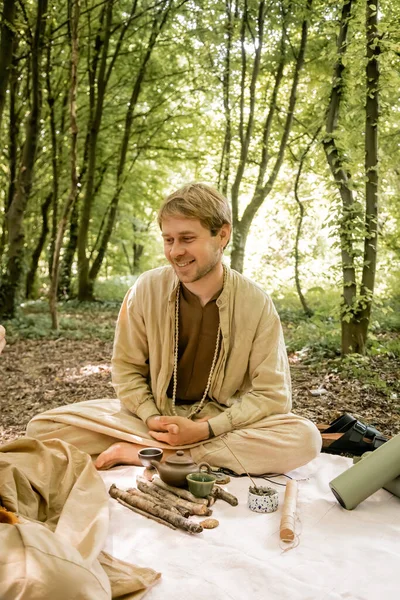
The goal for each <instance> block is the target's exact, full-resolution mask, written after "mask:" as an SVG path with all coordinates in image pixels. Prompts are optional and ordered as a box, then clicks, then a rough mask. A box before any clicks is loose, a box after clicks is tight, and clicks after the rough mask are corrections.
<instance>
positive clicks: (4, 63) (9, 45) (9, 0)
mask: <svg viewBox="0 0 400 600" xmlns="http://www.w3.org/2000/svg"><path fill="white" fill-rule="evenodd" d="M15 13H16V0H4V3H3V15H2V19H1V40H0V132H1V123H2V118H3V111H4V105H5V103H6V93H7V88H8V80H9V77H10V70H11V61H12V57H13V40H14V37H15V28H14V19H15Z"/></svg>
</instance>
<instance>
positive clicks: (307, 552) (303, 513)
mask: <svg viewBox="0 0 400 600" xmlns="http://www.w3.org/2000/svg"><path fill="white" fill-rule="evenodd" d="M351 464H352V461H351V459H348V458H344V457H339V456H331V455H324V454H322V455H320V456H319V457H318V458H316V459H315V460H313V461H312V462H311V463H309V464H308V465H306V466H305V467H302V468H301V469H298V470H296V471H293V472H292V473H290V475H291V476H293V477H295V478H296V479H297V480H299V484H298V488H299V493H298V503H297V508H298V510H297V512H298V519H299V523H298V545H297V546H296V547H294V548H292V549H290V550H286V551H285V549H286V548H287V544H284V543H282V542H280V539H279V523H280V517H281V509H282V505H283V497H284V490H285V488H284V487H281V486H278V485H275V486H274V485H273V484H271V483H268V482H264V481H263V480H261V479H257V480H256V481H257V483H259V484H262V485H270V486H272V487H276V489H277V490H278V491H279V508H278V511H277V512H275V513H270V514H259V513H254V512H252V511H250V509H249V508H248V507H247V492H248V488H249V480H248V479H247V478H246V477H244V478H232V479H231V482H230V483H229V484H228V485H226V486H224V487H225V488H226V489H227V490H228V491H230V492H231V493H233V494H235V495H236V496H237V497H238V499H239V505H238V506H237V507H232V506H230V505H229V504H227V503H225V502H223V501H222V500H218V501H217V502H216V504H215V505H214V506H213V515H212V516H213V518H214V517H215V518H216V519H218V520H219V523H220V524H219V527H217V528H216V529H212V530H204V531H203V532H202V533H201V534H197V535H190V534H186V533H184V532H182V531H179V530H177V531H173V530H171V529H169V528H167V527H165V526H164V525H160V524H158V523H155V522H154V521H151V520H149V519H146V518H145V517H142V516H140V515H138V514H136V513H134V512H132V511H130V510H129V509H127V508H125V507H123V506H122V505H120V504H119V503H118V502H116V501H115V500H113V499H111V498H110V501H109V503H110V512H111V515H110V516H111V519H110V530H109V535H108V538H107V543H106V546H105V548H104V549H105V550H106V551H107V552H109V553H110V554H112V555H113V556H115V557H117V558H120V559H122V560H125V561H128V562H132V561H133V562H135V563H136V564H139V565H141V566H146V567H152V568H153V569H155V570H156V571H160V572H161V573H162V577H161V579H160V580H159V582H157V583H156V584H155V585H154V586H153V587H152V588H151V589H150V591H149V592H148V593H147V594H146V600H204V599H206V598H210V599H212V600H247V599H249V600H265V599H268V600H285V599H287V600H339V599H347V600H378V599H379V600H381V599H383V600H392V599H393V600H397V599H398V598H399V597H400V584H399V582H398V581H397V575H398V573H397V569H399V568H400V499H399V498H397V497H395V496H392V495H391V494H390V493H389V492H387V491H385V490H383V489H382V490H379V491H378V492H376V493H375V494H374V495H373V496H371V497H370V498H368V499H367V500H365V501H364V502H363V503H362V504H360V505H359V506H358V507H357V508H356V509H355V510H353V511H347V510H345V509H344V508H342V507H341V506H340V505H339V504H338V502H337V501H336V500H335V498H334V496H333V494H332V492H331V491H330V489H329V485H328V484H329V481H330V480H331V479H333V478H334V477H336V476H337V475H339V474H340V473H341V472H342V471H344V470H345V469H347V468H349V467H350V466H351ZM142 472H143V469H142V468H139V467H118V468H116V469H113V470H111V471H105V472H102V473H101V476H102V478H103V480H104V482H105V484H106V486H107V488H109V487H110V485H111V484H112V483H115V484H116V485H117V486H118V487H119V488H121V489H126V488H128V487H133V486H134V485H135V477H136V475H137V474H141V473H142ZM276 481H280V482H285V478H283V477H280V478H276ZM192 518H194V517H192ZM199 520H200V519H199Z"/></svg>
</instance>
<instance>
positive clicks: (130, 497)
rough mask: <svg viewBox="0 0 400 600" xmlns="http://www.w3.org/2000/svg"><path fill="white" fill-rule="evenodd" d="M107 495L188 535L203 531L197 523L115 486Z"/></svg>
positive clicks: (113, 485)
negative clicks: (166, 522)
mask: <svg viewBox="0 0 400 600" xmlns="http://www.w3.org/2000/svg"><path fill="white" fill-rule="evenodd" d="M108 493H109V494H110V496H111V497H112V498H115V499H118V498H119V499H120V500H123V501H124V502H126V503H127V504H130V505H131V506H133V507H135V508H139V509H140V510H143V511H144V512H146V513H150V514H151V515H154V516H155V517H159V518H160V519H163V520H164V521H168V523H171V524H172V525H174V526H175V527H177V528H179V529H183V530H184V531H188V532H189V533H201V532H202V531H203V528H202V526H201V525H199V524H198V523H193V522H192V521H189V519H185V518H184V517H182V516H181V515H177V514H175V513H173V512H171V511H170V510H167V509H166V508H163V507H161V506H159V505H158V504H152V503H151V502H147V500H144V499H143V498H141V497H140V496H135V495H134V494H129V493H128V492H124V491H123V490H120V489H118V488H117V486H116V485H115V484H112V486H111V487H110V489H109V490H108Z"/></svg>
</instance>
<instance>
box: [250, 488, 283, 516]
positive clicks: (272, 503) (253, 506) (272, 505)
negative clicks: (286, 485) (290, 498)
mask: <svg viewBox="0 0 400 600" xmlns="http://www.w3.org/2000/svg"><path fill="white" fill-rule="evenodd" d="M252 490H253V491H254V488H249V497H248V506H249V508H250V510H252V511H254V512H259V513H270V512H275V511H276V510H277V508H278V492H277V491H276V490H275V489H274V488H271V487H263V486H258V490H261V491H262V492H263V493H262V494H255V493H253V492H252Z"/></svg>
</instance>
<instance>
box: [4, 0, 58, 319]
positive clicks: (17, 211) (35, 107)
mask: <svg viewBox="0 0 400 600" xmlns="http://www.w3.org/2000/svg"><path fill="white" fill-rule="evenodd" d="M47 3H48V0H38V3H37V15H36V27H35V34H34V39H33V44H32V57H31V64H32V108H31V111H30V114H29V117H28V120H27V125H26V137H25V144H24V148H23V151H22V159H21V165H20V169H19V174H18V180H17V185H16V190H15V194H14V197H13V200H12V203H11V206H10V208H9V211H8V215H7V227H8V256H7V268H6V274H5V277H4V281H3V283H2V285H1V289H0V299H1V302H0V317H13V316H14V314H15V309H16V303H17V294H18V291H19V288H20V286H21V283H22V278H23V273H24V258H25V256H24V255H25V253H24V242H25V236H24V229H23V219H24V215H25V209H26V205H27V202H28V199H29V196H30V192H31V187H32V180H33V172H34V165H35V159H36V151H37V144H38V137H39V129H40V114H41V107H42V93H41V71H40V67H41V60H42V51H43V39H44V35H45V30H46V18H47V14H46V13H47Z"/></svg>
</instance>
